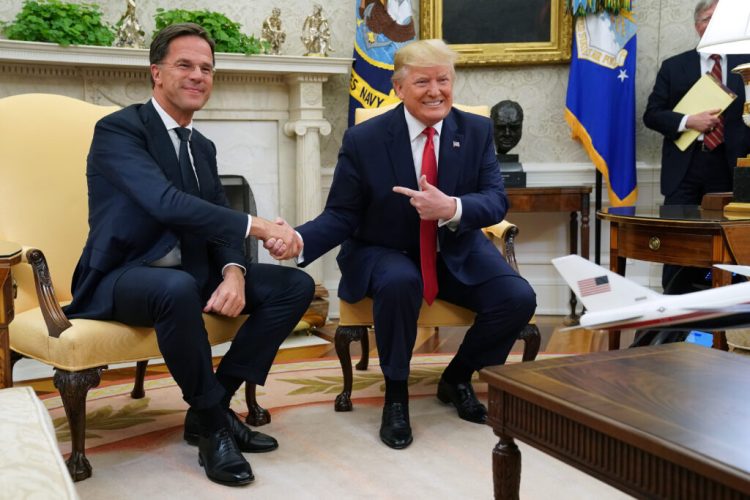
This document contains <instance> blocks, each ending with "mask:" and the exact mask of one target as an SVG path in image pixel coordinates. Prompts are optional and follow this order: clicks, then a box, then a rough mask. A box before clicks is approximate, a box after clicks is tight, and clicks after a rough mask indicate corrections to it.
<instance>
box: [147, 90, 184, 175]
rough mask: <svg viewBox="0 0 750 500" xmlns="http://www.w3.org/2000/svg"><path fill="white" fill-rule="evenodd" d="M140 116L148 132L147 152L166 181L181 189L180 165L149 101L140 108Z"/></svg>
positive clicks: (162, 124) (170, 141) (165, 130)
mask: <svg viewBox="0 0 750 500" xmlns="http://www.w3.org/2000/svg"><path fill="white" fill-rule="evenodd" d="M140 114H141V119H142V120H143V125H144V126H145V127H146V131H147V132H148V137H149V144H148V150H149V151H150V152H151V155H152V156H153V157H154V159H156V162H157V163H158V164H159V167H160V168H161V169H162V171H163V172H164V175H166V176H167V179H169V180H170V181H171V182H172V184H174V185H175V186H177V187H178V188H180V189H183V186H182V176H181V175H180V163H179V160H178V159H177V154H176V153H175V151H174V146H173V144H172V139H171V137H170V136H169V132H168V131H167V129H166V127H164V122H163V121H161V118H160V117H159V114H158V113H157V112H156V109H154V105H153V104H151V101H150V100H149V101H148V102H147V103H146V104H144V105H143V106H141V109H140Z"/></svg>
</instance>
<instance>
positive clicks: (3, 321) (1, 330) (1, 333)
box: [0, 268, 13, 389]
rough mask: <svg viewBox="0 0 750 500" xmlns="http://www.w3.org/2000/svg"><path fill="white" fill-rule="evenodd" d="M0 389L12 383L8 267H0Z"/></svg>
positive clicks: (11, 293)
mask: <svg viewBox="0 0 750 500" xmlns="http://www.w3.org/2000/svg"><path fill="white" fill-rule="evenodd" d="M0 295H2V298H1V299H0V304H2V305H3V307H2V308H0V389H2V388H5V387H11V386H12V385H13V381H12V380H13V378H12V369H13V365H12V364H11V361H10V339H9V338H8V324H10V322H11V321H13V280H12V279H11V277H10V269H9V268H0Z"/></svg>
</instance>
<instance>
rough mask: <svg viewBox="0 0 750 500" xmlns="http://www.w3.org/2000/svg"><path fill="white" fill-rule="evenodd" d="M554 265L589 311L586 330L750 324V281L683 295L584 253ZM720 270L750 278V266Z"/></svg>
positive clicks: (718, 327) (714, 327) (584, 319)
mask: <svg viewBox="0 0 750 500" xmlns="http://www.w3.org/2000/svg"><path fill="white" fill-rule="evenodd" d="M552 264H553V265H554V266H555V268H557V271H558V272H559V273H560V275H561V276H562V277H563V279H565V281H567V283H568V286H570V288H571V289H572V290H573V292H574V293H575V294H576V296H577V297H578V300H580V301H581V302H582V303H583V305H584V306H585V308H586V311H587V312H586V313H585V314H583V316H581V319H580V326H582V327H584V328H591V329H618V330H620V329H626V328H660V329H680V330H684V329H686V328H688V327H689V328H691V329H692V328H694V329H700V330H726V329H731V328H742V327H747V326H750V281H746V282H743V283H737V284H734V285H728V286H723V287H718V288H709V289H708V290H701V291H698V292H692V293H685V294H682V295H662V294H660V293H658V292H655V291H653V290H651V289H649V288H646V287H644V286H641V285H639V284H637V283H634V282H632V281H630V280H629V279H627V278H625V277H624V276H620V275H619V274H617V273H614V272H612V271H609V270H607V269H605V268H603V267H601V266H598V265H596V264H594V263H593V262H590V261H588V260H586V259H584V258H583V257H580V256H578V255H568V256H566V257H559V258H557V259H552ZM715 267H718V268H719V269H723V270H725V271H730V272H733V273H736V274H741V275H743V276H750V266H734V265H725V264H716V265H715Z"/></svg>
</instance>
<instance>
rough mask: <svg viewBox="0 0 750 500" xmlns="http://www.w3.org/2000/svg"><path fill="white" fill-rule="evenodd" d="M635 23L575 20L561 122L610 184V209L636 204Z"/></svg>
mask: <svg viewBox="0 0 750 500" xmlns="http://www.w3.org/2000/svg"><path fill="white" fill-rule="evenodd" d="M635 33H636V23H635V20H634V18H633V16H632V13H630V12H627V11H625V10H622V11H620V14H619V15H616V16H615V15H612V14H609V13H607V12H601V13H598V14H589V15H587V16H581V17H578V18H577V19H576V26H575V39H574V41H573V60H572V61H571V63H570V77H569V80H568V95H567V98H566V101H565V107H566V109H565V120H566V121H567V122H568V125H570V128H571V131H572V135H573V138H574V139H578V140H579V141H581V144H583V147H584V149H585V150H586V152H587V153H588V155H589V158H590V159H591V161H592V162H593V163H594V165H595V166H596V168H597V170H599V171H600V172H601V173H602V175H603V176H604V178H605V179H607V183H608V186H609V202H610V204H611V205H612V206H623V205H634V204H635V201H636V199H637V197H638V188H637V181H636V174H635V57H636V36H635Z"/></svg>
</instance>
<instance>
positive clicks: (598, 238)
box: [594, 169, 602, 265]
mask: <svg viewBox="0 0 750 500" xmlns="http://www.w3.org/2000/svg"><path fill="white" fill-rule="evenodd" d="M595 170H596V185H595V187H594V262H595V263H596V264H597V265H599V264H601V262H602V221H601V219H599V217H597V216H596V214H597V212H599V210H601V209H602V173H601V172H599V169H595Z"/></svg>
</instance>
